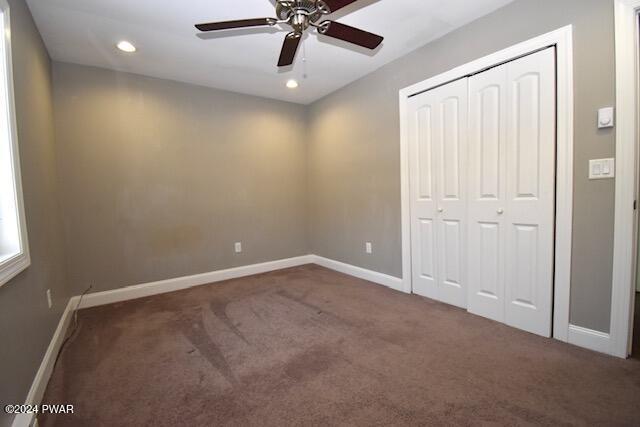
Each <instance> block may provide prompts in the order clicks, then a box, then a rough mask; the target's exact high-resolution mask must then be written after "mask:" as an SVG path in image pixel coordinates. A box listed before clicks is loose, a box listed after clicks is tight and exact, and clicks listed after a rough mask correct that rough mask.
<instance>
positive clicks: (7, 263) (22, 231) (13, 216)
mask: <svg viewBox="0 0 640 427" xmlns="http://www.w3.org/2000/svg"><path fill="white" fill-rule="evenodd" d="M0 26H1V28H0V36H1V40H0V286H1V285H3V284H5V283H6V282H8V281H9V279H11V278H12V277H14V276H15V275H16V274H18V273H20V272H21V271H22V270H24V269H25V268H27V267H28V266H29V262H30V260H29V248H28V244H27V232H26V227H25V221H24V208H23V201H22V186H21V180H20V161H19V157H18V137H17V131H16V116H15V102H14V96H13V77H12V65H11V31H10V19H9V5H8V4H7V1H6V0H0Z"/></svg>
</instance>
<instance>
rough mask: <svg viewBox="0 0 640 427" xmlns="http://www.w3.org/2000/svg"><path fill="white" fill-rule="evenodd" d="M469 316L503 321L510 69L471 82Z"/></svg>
mask: <svg viewBox="0 0 640 427" xmlns="http://www.w3.org/2000/svg"><path fill="white" fill-rule="evenodd" d="M469 94H470V97H469V103H470V108H469V111H470V115H469V217H468V218H469V219H468V224H469V264H468V265H469V312H471V313H474V314H477V315H480V316H484V317H488V318H490V319H493V320H496V321H498V322H504V312H505V300H504V287H505V254H506V252H505V251H506V248H505V246H506V232H505V212H504V208H505V207H506V206H507V189H506V181H507V178H506V176H507V173H506V171H507V156H506V139H507V114H506V109H507V108H506V106H507V66H506V65H502V66H500V67H496V68H493V69H491V70H489V71H486V72H484V73H481V74H477V75H475V76H473V78H471V79H470V81H469Z"/></svg>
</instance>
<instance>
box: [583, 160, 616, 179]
mask: <svg viewBox="0 0 640 427" xmlns="http://www.w3.org/2000/svg"><path fill="white" fill-rule="evenodd" d="M615 176H616V164H615V160H614V159H594V160H589V179H609V178H615Z"/></svg>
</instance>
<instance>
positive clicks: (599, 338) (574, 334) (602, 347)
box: [568, 325, 611, 354]
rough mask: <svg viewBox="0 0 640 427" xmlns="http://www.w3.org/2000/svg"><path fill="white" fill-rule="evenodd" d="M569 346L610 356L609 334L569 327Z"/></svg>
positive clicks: (579, 327)
mask: <svg viewBox="0 0 640 427" xmlns="http://www.w3.org/2000/svg"><path fill="white" fill-rule="evenodd" d="M568 342H569V344H573V345H577V346H579V347H584V348H588V349H589V350H593V351H597V352H600V353H605V354H611V340H610V337H609V334H607V333H604V332H599V331H594V330H593V329H587V328H583V327H581V326H575V325H569V340H568Z"/></svg>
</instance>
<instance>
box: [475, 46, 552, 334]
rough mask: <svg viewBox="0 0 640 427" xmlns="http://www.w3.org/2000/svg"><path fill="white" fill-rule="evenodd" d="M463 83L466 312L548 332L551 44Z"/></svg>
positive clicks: (549, 312)
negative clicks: (466, 91) (466, 93)
mask: <svg viewBox="0 0 640 427" xmlns="http://www.w3.org/2000/svg"><path fill="white" fill-rule="evenodd" d="M469 87H470V94H471V98H470V111H471V118H470V141H469V145H470V148H469V153H470V161H469V173H470V179H469V191H470V200H469V207H468V210H469V263H468V265H469V311H471V312H472V313H475V314H479V315H482V316H485V317H488V318H491V319H494V320H497V321H500V322H504V323H507V324H509V325H511V326H514V327H517V328H520V329H524V330H526V331H529V332H533V333H536V334H539V335H543V336H551V318H552V295H553V253H554V217H555V212H554V209H555V207H554V200H555V128H556V107H555V106H556V100H555V50H554V49H553V48H550V49H547V50H544V51H541V52H538V53H535V54H532V55H529V56H527V57H524V58H521V59H518V60H516V61H513V62H510V63H508V64H506V65H503V66H500V67H496V68H493V69H491V70H489V71H486V72H484V73H481V74H478V75H476V76H473V77H472V78H471V79H470V82H469Z"/></svg>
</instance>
